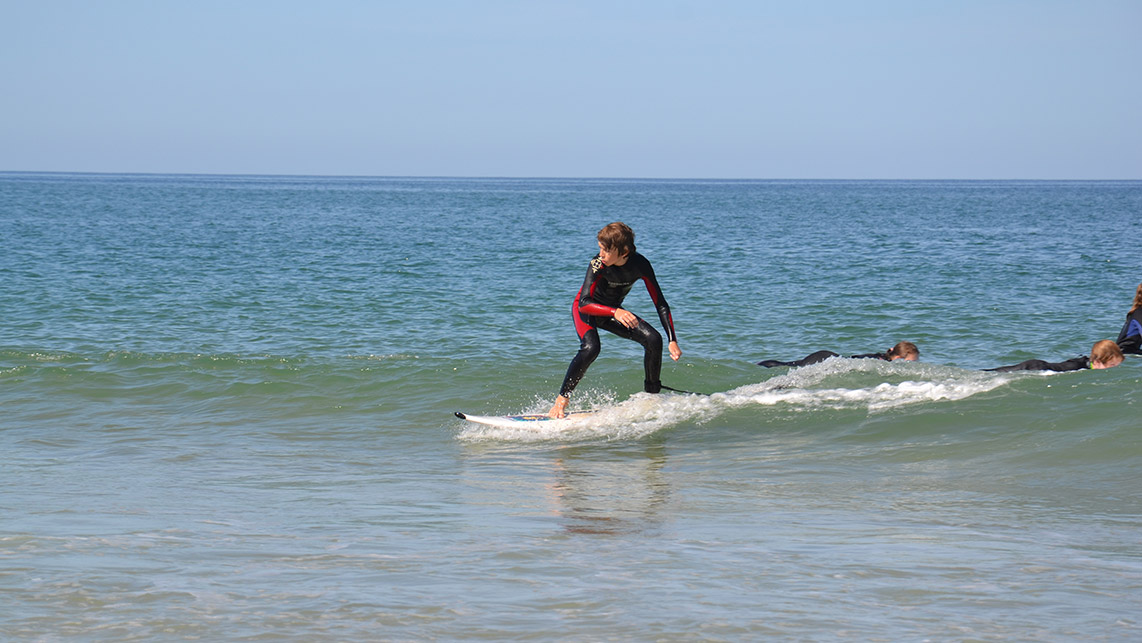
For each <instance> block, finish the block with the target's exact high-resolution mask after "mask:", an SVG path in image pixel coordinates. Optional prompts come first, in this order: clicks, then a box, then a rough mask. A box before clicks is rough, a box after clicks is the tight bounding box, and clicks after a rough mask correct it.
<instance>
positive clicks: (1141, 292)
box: [1130, 284, 1142, 312]
mask: <svg viewBox="0 0 1142 643" xmlns="http://www.w3.org/2000/svg"><path fill="white" fill-rule="evenodd" d="M1139 308H1142V284H1138V290H1136V291H1135V292H1134V305H1133V306H1131V307H1130V312H1134V311H1136V310H1138V309H1139Z"/></svg>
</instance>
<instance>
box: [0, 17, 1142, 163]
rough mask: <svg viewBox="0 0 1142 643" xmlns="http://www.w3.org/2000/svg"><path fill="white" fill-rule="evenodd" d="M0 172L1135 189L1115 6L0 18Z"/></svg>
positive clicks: (1130, 24)
mask: <svg viewBox="0 0 1142 643" xmlns="http://www.w3.org/2000/svg"><path fill="white" fill-rule="evenodd" d="M0 16H3V26H2V27H0V83H2V85H0V171H21V170H26V171H81V172H189V173H226V174H229V173H252V174H339V175H397V176H563V177H661V178H842V179H843V178H905V179H907V178H950V179H973V178H978V179H991V178H996V179H1142V2H1139V1H1137V0H1072V1H1068V2H1063V1H1057V0H1013V1H1004V0H959V1H951V0H900V1H880V0H872V1H870V2H859V1H856V2H854V1H851V0H835V1H834V0H820V1H816V0H804V1H800V0H785V1H782V2H769V1H766V0H740V1H728V0H727V1H718V0H705V1H702V0H693V1H687V2H676V1H670V0H600V1H595V0H584V1H579V2H571V1H565V2H549V1H544V0H519V1H515V0H440V1H436V0H416V1H414V0H408V1H403V2H386V1H380V0H377V1H369V0H356V1H348V0H321V1H320V2H315V1H312V0H309V1H306V2H299V1H289V0H282V1H276V2H269V1H256V0H225V1H222V0H193V1H188V2H182V1H174V0H171V1H161V0H104V1H99V2H92V1H88V0H75V1H65V0H19V1H12V0H0Z"/></svg>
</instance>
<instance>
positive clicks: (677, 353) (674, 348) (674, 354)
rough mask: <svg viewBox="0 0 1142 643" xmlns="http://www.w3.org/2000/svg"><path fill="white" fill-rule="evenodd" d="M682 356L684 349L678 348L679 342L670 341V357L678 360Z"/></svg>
mask: <svg viewBox="0 0 1142 643" xmlns="http://www.w3.org/2000/svg"><path fill="white" fill-rule="evenodd" d="M679 357H682V349H681V348H678V342H670V359H672V360H674V361H676V362H677V361H678V358H679Z"/></svg>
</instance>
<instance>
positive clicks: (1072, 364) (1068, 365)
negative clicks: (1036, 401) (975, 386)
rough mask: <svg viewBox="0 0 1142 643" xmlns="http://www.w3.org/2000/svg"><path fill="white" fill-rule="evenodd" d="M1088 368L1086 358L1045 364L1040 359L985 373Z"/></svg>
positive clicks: (987, 369) (1058, 370)
mask: <svg viewBox="0 0 1142 643" xmlns="http://www.w3.org/2000/svg"><path fill="white" fill-rule="evenodd" d="M1087 368H1090V359H1089V358H1087V357H1085V356H1084V357H1075V358H1073V359H1068V360H1067V361H1065V362H1054V363H1052V362H1045V361H1043V360H1041V359H1029V360H1027V361H1025V362H1019V363H1018V364H1013V365H1011V366H1000V367H999V368H986V369H984V370H986V371H994V372H997V373H1010V372H1012V371H1055V372H1065V371H1081V370H1083V369H1087Z"/></svg>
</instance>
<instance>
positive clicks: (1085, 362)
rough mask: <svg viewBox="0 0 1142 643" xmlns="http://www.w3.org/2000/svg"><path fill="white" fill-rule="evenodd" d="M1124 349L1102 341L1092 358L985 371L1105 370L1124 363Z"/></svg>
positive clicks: (1032, 362)
mask: <svg viewBox="0 0 1142 643" xmlns="http://www.w3.org/2000/svg"><path fill="white" fill-rule="evenodd" d="M1122 359H1123V358H1122V349H1120V348H1118V344H1115V343H1114V342H1112V341H1110V340H1109V339H1102V340H1099V341H1097V342H1095V343H1094V346H1093V347H1091V349H1090V357H1087V356H1086V355H1083V356H1081V357H1075V358H1072V359H1068V360H1066V361H1065V362H1044V361H1043V360H1041V359H1029V360H1027V361H1025V362H1019V363H1018V364H1012V365H1011V366H1000V367H998V368H985V369H983V370H985V371H996V372H999V373H1008V372H1010V371H1081V370H1085V369H1088V368H1091V369H1096V370H1098V369H1104V368H1114V367H1115V366H1118V365H1119V364H1121V363H1122Z"/></svg>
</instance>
